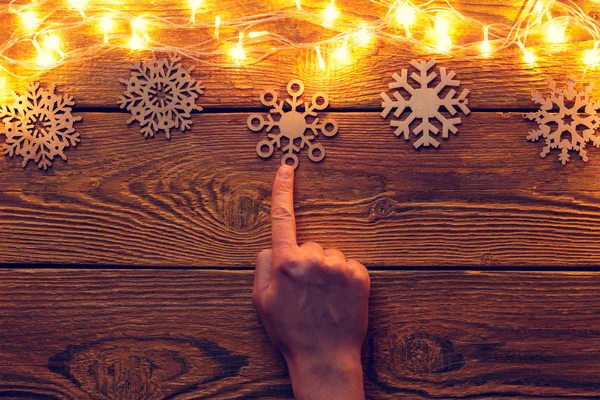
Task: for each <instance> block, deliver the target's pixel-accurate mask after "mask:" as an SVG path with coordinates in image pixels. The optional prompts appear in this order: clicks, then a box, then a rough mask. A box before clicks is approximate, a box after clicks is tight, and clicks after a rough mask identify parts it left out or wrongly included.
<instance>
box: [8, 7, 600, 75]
mask: <svg viewBox="0 0 600 400" xmlns="http://www.w3.org/2000/svg"><path fill="white" fill-rule="evenodd" d="M141 1H143V0H141ZM180 1H181V3H182V7H183V8H184V9H187V10H189V15H188V17H186V18H185V19H183V20H182V18H181V16H180V15H178V16H173V17H159V16H154V15H150V14H145V15H136V13H135V12H134V11H129V10H120V9H119V4H120V3H118V2H117V3H115V5H114V6H112V7H106V6H102V7H101V6H98V5H97V4H96V3H95V2H92V1H88V0H33V1H31V3H29V4H25V5H22V4H19V5H18V4H17V3H16V2H15V0H11V2H10V3H9V4H8V6H4V7H2V8H0V14H2V13H10V14H13V15H14V16H15V17H16V18H17V19H18V23H17V24H16V25H17V28H16V29H15V30H14V32H12V34H11V35H10V38H8V39H7V40H6V41H5V42H4V43H2V44H1V45H0V72H2V71H3V75H2V76H7V75H11V76H14V77H26V78H31V77H33V76H36V75H38V74H39V72H40V71H43V70H46V69H48V68H53V67H55V66H58V65H64V64H69V63H72V64H76V63H81V62H82V61H85V60H88V59H92V58H94V57H98V56H99V55H102V54H106V53H108V52H110V51H113V50H128V51H131V50H134V51H140V50H151V51H157V52H165V53H179V54H181V55H182V56H185V57H188V58H190V59H192V60H194V61H195V62H196V63H198V64H204V65H215V66H222V67H237V68H239V67H241V66H243V65H248V64H251V63H258V62H260V61H262V60H264V59H265V58H267V57H269V56H270V55H272V54H274V53H276V52H278V51H283V50H293V49H299V50H304V51H309V52H313V54H314V57H310V58H309V59H312V60H314V61H312V62H314V63H315V64H316V65H317V67H318V70H321V71H325V70H327V69H328V68H335V67H338V66H344V65H348V64H351V63H352V62H353V61H355V60H356V59H357V58H358V55H364V54H365V51H366V50H365V49H367V48H368V47H369V46H372V45H373V43H374V40H378V41H381V42H383V43H386V44H387V45H398V46H406V45H409V46H411V47H412V48H413V49H414V51H415V52H424V53H427V54H431V53H434V54H435V53H440V54H451V55H452V56H454V57H460V58H461V59H477V58H489V57H492V56H494V54H498V53H500V52H506V51H510V50H509V49H510V48H513V49H519V50H520V51H521V52H522V57H523V60H524V62H526V63H528V64H530V65H534V64H535V65H539V64H541V63H542V62H543V60H542V59H541V57H538V56H536V54H534V52H533V51H532V50H530V47H533V46H537V45H539V44H545V43H547V44H552V45H562V44H564V45H566V43H567V42H568V41H569V40H571V37H569V36H567V31H568V30H569V29H570V28H571V27H577V29H578V30H580V31H583V32H585V33H586V34H587V35H588V37H585V38H583V40H590V41H592V42H593V43H594V44H593V47H592V48H589V49H587V50H585V52H584V53H583V54H582V55H581V63H582V65H584V66H585V67H586V68H587V67H594V66H598V65H600V51H599V49H598V47H599V43H600V26H599V25H598V23H597V22H596V21H595V20H594V19H593V18H592V17H590V16H588V15H587V14H586V13H585V12H584V11H583V10H582V9H581V8H580V7H579V6H578V5H577V4H575V3H574V2H572V1H571V0H563V1H557V0H524V3H525V4H524V8H523V12H521V13H520V15H519V17H518V18H517V19H516V20H515V21H514V22H513V23H512V24H511V25H508V24H501V23H495V24H486V23H483V22H481V21H478V20H477V19H474V18H470V17H467V16H465V15H463V14H461V13H460V12H459V11H457V10H456V9H455V8H454V7H453V6H452V4H451V3H450V1H449V0H445V2H443V3H439V2H436V3H434V2H433V1H427V2H424V3H420V4H417V3H414V2H412V1H411V0H371V3H373V4H374V5H376V6H379V7H381V8H382V9H383V10H384V11H385V10H386V9H387V12H385V14H384V15H382V16H381V17H379V18H377V19H373V20H370V21H365V20H358V19H357V18H356V17H354V16H352V15H351V14H350V12H346V11H345V10H344V9H343V8H340V5H339V4H337V3H336V2H335V0H331V1H326V2H324V5H322V6H321V8H320V9H318V8H316V7H315V6H312V5H308V4H302V3H304V2H301V1H300V0H295V1H291V0H286V4H287V5H284V6H282V8H280V9H277V10H275V11H269V12H265V13H261V14H257V15H251V16H243V17H235V18H234V17H231V16H229V14H227V15H226V17H227V19H226V20H225V19H224V18H223V15H224V14H220V15H216V16H215V14H214V13H213V14H212V15H211V14H210V12H209V11H211V10H210V4H209V3H208V2H205V1H203V0H180ZM282 2H283V0H282ZM61 4H62V5H63V7H62V8H60V7H59V8H57V7H56V5H61ZM322 4H323V3H322ZM44 5H46V7H44ZM42 10H46V12H45V13H44V12H43V11H42ZM48 10H50V11H48ZM57 11H60V12H57ZM213 11H217V10H213ZM218 11H223V10H218ZM290 20H293V21H297V22H298V23H300V22H303V23H307V24H312V25H314V26H315V29H316V30H318V29H319V27H322V28H327V30H328V31H329V32H330V35H329V37H324V38H322V39H320V40H318V41H316V42H311V43H307V42H302V41H295V40H292V39H291V38H289V37H287V36H285V32H284V33H280V32H276V31H274V30H272V28H269V30H266V29H265V27H266V26H272V25H273V24H276V23H277V22H279V21H290ZM88 26H90V28H89V29H88ZM459 26H460V31H461V33H462V32H468V31H472V32H473V33H474V34H475V35H476V36H477V37H478V39H477V40H474V41H470V42H466V43H464V42H463V43H461V41H460V39H461V38H463V37H465V36H468V35H458V30H457V29H458V28H457V27H459ZM127 27H130V30H129V29H127ZM149 28H151V29H149ZM191 30H194V31H193V32H194V36H193V38H194V40H193V41H191V42H190V43H189V44H188V45H186V46H173V45H170V44H168V43H164V42H163V41H162V40H158V38H161V33H162V32H164V31H176V32H180V33H183V32H186V31H190V32H191ZM128 31H129V33H128ZM81 32H84V33H85V35H87V36H90V38H89V40H86V41H85V43H86V44H85V46H80V47H77V46H74V45H73V42H72V41H70V40H68V39H69V38H70V36H71V35H73V34H75V33H77V34H78V35H80V34H81ZM198 32H205V33H198ZM319 32H321V31H319ZM477 32H479V34H477ZM94 35H96V36H97V37H98V39H97V40H94V39H93V36H94ZM152 36H156V38H157V40H153V38H152ZM580 36H581V35H580ZM469 37H474V36H469ZM61 38H62V39H64V40H66V41H67V42H68V44H69V46H64V45H63V44H62V43H61ZM32 44H33V47H34V49H35V56H34V58H33V59H32V58H31V55H27V57H25V56H24V57H23V58H19V57H16V56H14V54H17V53H19V52H14V51H11V49H12V48H13V47H16V46H31V45H32ZM67 47H68V48H67ZM19 48H21V47H19ZM359 49H362V50H360V51H359ZM23 53H26V52H23ZM17 69H18V70H19V71H20V74H21V75H17V73H16V72H15V70H17ZM23 71H25V72H23Z"/></svg>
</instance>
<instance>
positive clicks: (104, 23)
mask: <svg viewBox="0 0 600 400" xmlns="http://www.w3.org/2000/svg"><path fill="white" fill-rule="evenodd" d="M114 27H115V23H114V21H113V20H112V18H110V17H109V16H105V17H102V19H101V20H100V28H102V32H104V44H108V34H109V33H110V32H112V30H113V29H114Z"/></svg>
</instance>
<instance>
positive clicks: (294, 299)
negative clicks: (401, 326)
mask: <svg viewBox="0 0 600 400" xmlns="http://www.w3.org/2000/svg"><path fill="white" fill-rule="evenodd" d="M293 193H294V170H293V169H292V168H291V167H289V166H282V167H281V168H280V169H279V171H278V173H277V177H276V178H275V182H274V184H273V195H272V202H271V224H272V246H273V248H272V249H269V250H264V251H262V252H261V253H260V254H259V255H258V261H257V264H256V272H255V277H254V288H253V291H252V299H253V301H254V306H255V307H256V309H257V311H258V313H259V315H260V317H261V319H262V322H263V324H264V326H265V329H266V331H267V334H268V335H269V337H270V338H271V340H272V341H273V343H274V344H275V345H276V346H277V347H278V348H279V350H280V351H281V352H282V354H283V356H284V358H285V361H286V363H287V365H288V369H289V372H290V378H291V380H292V386H293V389H294V394H295V396H296V398H297V399H300V400H304V399H311V400H312V399H315V400H317V399H327V400H335V399H344V400H353V399H364V388H363V374H362V366H361V357H360V354H361V347H362V344H363V341H364V339H365V336H366V333H367V324H368V300H369V291H370V280H369V273H368V271H367V269H366V268H365V267H364V266H363V265H362V264H360V263H359V262H357V261H354V260H346V257H345V256H344V255H343V254H342V253H341V252H340V251H338V250H333V249H327V250H323V248H322V247H321V246H320V245H319V244H317V243H312V242H309V243H305V244H303V245H302V246H298V245H297V243H296V221H295V217H294V200H293Z"/></svg>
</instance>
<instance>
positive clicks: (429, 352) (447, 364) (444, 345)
mask: <svg viewBox="0 0 600 400" xmlns="http://www.w3.org/2000/svg"><path fill="white" fill-rule="evenodd" d="M396 351H397V353H398V355H399V360H400V361H401V362H402V364H403V365H404V367H405V368H406V369H408V370H409V371H412V372H415V373H420V374H423V373H443V372H449V371H454V370H457V369H460V368H462V367H463V366H464V357H463V355H462V354H460V353H457V352H456V351H455V350H454V346H453V345H452V342H450V341H449V340H445V339H442V338H440V337H438V336H436V335H432V334H428V333H414V334H412V335H410V336H407V337H404V338H402V339H401V340H400V341H399V342H398V343H397V348H396Z"/></svg>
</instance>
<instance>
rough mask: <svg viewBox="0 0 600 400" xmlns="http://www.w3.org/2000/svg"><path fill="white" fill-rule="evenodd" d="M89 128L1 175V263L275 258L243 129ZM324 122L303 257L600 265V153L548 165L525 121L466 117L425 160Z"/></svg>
mask: <svg viewBox="0 0 600 400" xmlns="http://www.w3.org/2000/svg"><path fill="white" fill-rule="evenodd" d="M82 115H83V117H84V122H82V123H81V124H80V126H79V129H80V131H81V133H82V142H81V145H80V146H78V147H77V148H75V149H70V150H69V151H68V155H69V160H68V162H66V163H64V162H63V161H61V160H56V162H55V165H54V166H53V168H52V169H50V170H49V171H48V172H43V171H41V170H38V169H37V167H35V166H34V165H31V166H29V167H27V169H25V170H23V169H22V168H21V166H20V161H19V160H16V159H11V158H8V157H3V158H2V159H1V160H0V209H1V210H2V218H1V219H0V262H2V263H20V262H24V263H45V262H54V263H67V264H69V263H85V264H124V265H153V266H177V265H179V266H181V265H189V266H199V267H210V266H225V267H238V266H247V265H251V264H252V263H253V262H254V257H255V256H256V254H257V253H258V252H259V251H260V250H261V249H263V248H266V247H269V246H270V222H269V203H270V191H271V183H272V179H273V177H274V174H275V171H276V169H277V167H278V166H279V158H278V157H279V156H280V155H279V154H277V155H276V158H274V159H271V160H267V161H265V160H262V159H260V158H258V156H257V155H256V152H255V147H256V144H257V143H258V141H259V140H260V138H261V135H260V134H255V133H252V132H250V131H249V130H248V129H247V128H246V125H245V123H246V118H247V115H248V114H243V113H238V114H200V115H195V116H194V121H195V125H194V129H193V130H192V132H190V133H184V134H182V133H179V132H175V133H174V134H173V138H172V139H171V141H167V140H166V139H164V137H162V138H161V137H159V138H154V139H148V140H147V139H144V138H143V137H142V136H141V135H140V134H139V130H138V127H137V126H135V125H132V126H130V127H127V125H126V120H127V115H126V114H120V113H117V114H103V113H84V114H82ZM329 116H330V117H333V118H335V119H336V120H337V121H338V122H339V124H340V133H339V134H338V136H337V137H335V138H333V139H327V138H323V139H318V141H319V142H320V143H323V144H324V145H325V147H326V149H327V151H328V155H327V157H326V159H325V161H324V162H323V163H321V164H313V163H311V162H310V161H309V160H308V158H307V156H306V155H305V154H301V156H300V159H301V163H300V167H299V170H298V180H297V182H298V183H297V189H296V210H297V214H298V229H299V240H300V241H301V242H303V241H307V240H316V241H319V242H321V243H323V245H325V246H327V247H339V248H341V249H342V250H343V251H345V252H346V253H347V254H348V255H349V256H351V257H353V258H357V259H359V260H361V261H363V262H365V263H366V264H368V265H372V266H489V265H491V266H514V265H523V266H577V265H580V266H581V265H592V264H593V265H598V264H600V246H599V245H598V243H599V238H600V237H599V234H598V229H597V226H598V225H599V224H600V214H599V212H600V210H599V202H600V198H599V197H600V193H598V190H599V189H600V187H599V186H598V184H597V181H598V180H597V177H598V176H600V157H597V156H598V155H599V154H598V153H600V150H598V149H594V148H591V149H590V154H591V157H590V161H589V162H588V163H583V162H581V161H580V160H575V161H573V162H571V163H570V164H568V165H567V166H565V167H563V166H562V165H561V164H560V163H559V162H558V160H557V158H556V156H555V155H551V156H549V157H548V158H547V159H545V160H543V159H541V158H540V157H539V152H540V150H541V147H542V145H541V144H539V143H537V144H534V143H528V142H527V141H526V140H525V136H526V132H527V130H528V129H529V128H531V127H532V125H531V124H530V123H529V122H528V121H525V120H523V118H522V117H521V116H520V115H519V114H510V115H509V114H500V113H498V114H496V113H473V114H472V115H471V116H469V117H467V118H466V119H465V122H464V124H463V125H462V126H461V128H460V132H459V134H458V135H457V136H453V137H452V138H450V140H447V141H443V143H442V145H441V147H440V148H439V149H437V150H435V149H424V150H423V151H415V150H414V149H413V147H412V145H411V144H410V143H408V142H405V141H404V140H402V139H398V138H396V137H395V136H394V135H393V133H392V132H393V128H390V127H389V126H388V123H387V122H386V121H385V120H383V119H382V118H380V117H379V115H378V114H376V113H333V114H330V115H329ZM595 155H596V157H595Z"/></svg>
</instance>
